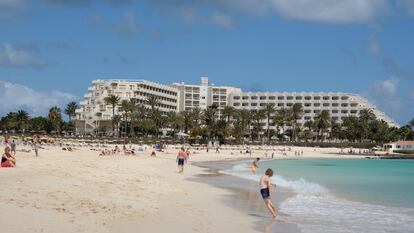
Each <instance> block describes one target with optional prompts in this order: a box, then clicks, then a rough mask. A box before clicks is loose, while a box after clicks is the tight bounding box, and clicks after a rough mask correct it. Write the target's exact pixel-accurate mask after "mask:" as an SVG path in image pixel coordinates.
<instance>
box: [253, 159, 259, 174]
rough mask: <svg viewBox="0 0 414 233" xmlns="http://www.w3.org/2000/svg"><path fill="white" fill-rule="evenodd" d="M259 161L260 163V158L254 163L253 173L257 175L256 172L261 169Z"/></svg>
mask: <svg viewBox="0 0 414 233" xmlns="http://www.w3.org/2000/svg"><path fill="white" fill-rule="evenodd" d="M259 161H260V158H256V159H255V160H254V161H253V162H252V172H253V173H256V171H257V168H259V165H258V164H259Z"/></svg>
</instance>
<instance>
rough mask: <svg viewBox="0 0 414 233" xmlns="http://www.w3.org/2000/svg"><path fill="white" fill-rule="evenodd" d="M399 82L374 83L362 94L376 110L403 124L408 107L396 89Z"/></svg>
mask: <svg viewBox="0 0 414 233" xmlns="http://www.w3.org/2000/svg"><path fill="white" fill-rule="evenodd" d="M399 84H400V80H399V79H397V78H393V77H392V78H389V79H385V80H378V81H375V82H374V83H373V84H372V85H371V86H370V87H369V89H368V91H366V92H364V93H362V96H365V97H366V98H367V99H368V100H369V101H370V102H371V103H373V104H374V105H375V106H376V107H377V108H378V109H380V110H381V111H383V112H385V113H386V114H387V115H389V116H391V117H392V118H393V119H395V120H397V122H400V123H401V122H404V120H405V118H406V114H407V107H409V106H408V105H410V104H409V103H407V101H405V100H404V99H403V98H401V97H400V94H399V91H398V88H399Z"/></svg>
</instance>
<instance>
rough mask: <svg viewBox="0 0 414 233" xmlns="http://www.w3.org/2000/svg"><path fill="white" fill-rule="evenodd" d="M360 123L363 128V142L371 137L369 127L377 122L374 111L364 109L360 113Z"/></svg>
mask: <svg viewBox="0 0 414 233" xmlns="http://www.w3.org/2000/svg"><path fill="white" fill-rule="evenodd" d="M358 120H359V123H360V127H361V131H362V132H361V133H362V134H361V141H363V140H365V139H367V138H368V137H369V129H370V128H369V125H370V124H371V123H372V122H373V121H375V120H376V116H375V114H374V111H372V109H362V110H361V111H360V112H359V118H358Z"/></svg>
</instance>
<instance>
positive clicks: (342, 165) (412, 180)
mask: <svg viewBox="0 0 414 233" xmlns="http://www.w3.org/2000/svg"><path fill="white" fill-rule="evenodd" d="M260 164H261V165H260V169H259V171H260V172H262V173H263V172H264V170H265V169H266V168H268V167H269V168H272V169H273V170H274V171H275V174H276V175H279V176H282V177H283V179H284V180H302V181H304V182H303V183H306V184H309V183H313V184H315V185H316V186H317V188H318V187H319V186H318V185H320V186H322V187H319V188H324V189H326V191H327V192H329V194H332V195H334V196H336V197H339V198H344V199H347V200H352V201H361V202H364V203H370V204H376V205H382V206H394V207H404V208H414V160H321V159H315V160H313V159H312V160H311V159H309V160H273V161H264V162H261V163H260ZM276 185H277V179H276ZM312 187H313V188H312ZM302 188H306V187H302ZM310 189H314V186H311V187H310Z"/></svg>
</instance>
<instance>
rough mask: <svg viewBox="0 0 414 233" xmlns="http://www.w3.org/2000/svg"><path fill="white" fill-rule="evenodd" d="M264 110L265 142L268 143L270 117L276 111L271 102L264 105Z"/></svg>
mask: <svg viewBox="0 0 414 233" xmlns="http://www.w3.org/2000/svg"><path fill="white" fill-rule="evenodd" d="M264 112H265V114H266V119H267V143H268V144H270V118H271V117H272V115H273V114H274V113H275V112H276V109H275V108H274V105H273V104H266V106H265V107H264Z"/></svg>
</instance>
